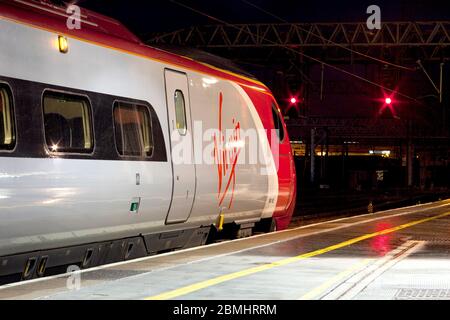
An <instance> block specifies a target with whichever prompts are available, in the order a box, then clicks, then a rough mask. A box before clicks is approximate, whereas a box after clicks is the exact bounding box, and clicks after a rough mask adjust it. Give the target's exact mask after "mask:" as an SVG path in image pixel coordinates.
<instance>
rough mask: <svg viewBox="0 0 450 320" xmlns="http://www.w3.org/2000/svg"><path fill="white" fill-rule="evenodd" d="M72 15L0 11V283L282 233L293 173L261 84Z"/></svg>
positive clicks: (116, 26)
mask: <svg viewBox="0 0 450 320" xmlns="http://www.w3.org/2000/svg"><path fill="white" fill-rule="evenodd" d="M69 18H72V22H73V16H71V15H70V14H68V13H67V11H66V8H65V7H62V6H58V5H54V4H51V3H50V2H48V1H33V0H27V1H25V0H8V1H4V0H1V1H0V278H1V279H3V280H2V281H3V282H5V281H14V280H20V279H30V278H33V277H40V276H44V275H50V274H55V273H57V272H61V271H64V268H66V267H67V266H68V265H78V266H80V267H81V268H88V267H92V266H96V265H100V264H106V263H110V262H114V261H121V260H127V259H132V258H136V257H141V256H145V255H149V254H154V253H158V252H164V251H168V250H174V249H181V248H187V247H192V246H197V245H202V244H205V242H206V241H207V238H208V236H210V237H211V234H212V233H214V234H219V233H220V232H219V231H218V230H221V229H222V228H224V230H233V231H234V235H235V236H245V235H249V234H251V231H252V229H255V228H257V229H260V230H261V229H264V228H265V230H264V231H270V230H273V229H274V228H276V229H277V230H281V229H285V228H286V227H287V226H288V224H289V222H290V220H291V216H292V213H293V209H294V206H295V195H296V174H295V168H294V163H293V157H292V151H291V147H290V143H289V138H288V135H287V131H286V128H285V124H284V122H283V120H282V117H281V115H280V111H279V108H278V106H277V103H276V101H275V99H274V97H273V95H272V94H271V92H270V91H269V89H268V88H267V87H266V86H265V85H263V84H262V83H260V82H258V81H257V80H255V79H253V78H250V77H247V76H244V75H241V74H238V73H234V72H231V71H228V70H223V69H221V68H217V67H213V66H211V65H208V64H206V63H202V62H199V61H195V60H193V59H189V58H187V57H183V56H179V55H175V54H172V53H169V52H166V51H163V50H159V49H156V48H152V47H149V46H147V45H144V44H143V43H142V42H140V40H139V39H138V38H137V37H136V36H135V35H133V34H132V33H130V32H129V31H128V30H127V29H126V28H125V27H124V26H123V25H121V24H120V23H119V22H117V21H115V20H113V19H111V18H108V17H105V16H102V15H99V14H97V13H94V12H91V11H88V10H81V12H80V15H79V18H78V19H76V20H75V22H77V23H78V24H79V28H75V29H72V28H68V25H67V21H68V19H69ZM273 130H276V133H277V134H275V135H274V134H273ZM208 131H209V132H210V133H211V134H210V137H209V138H205V136H207V132H208ZM249 132H250V133H251V132H254V133H255V135H254V136H253V137H249V136H247V137H246V136H245V134H246V133H249ZM229 133H231V134H229ZM250 135H251V134H250ZM250 138H252V139H250ZM255 143H256V147H257V149H258V150H266V151H267V150H269V152H262V154H263V161H254V162H250V161H249V158H251V157H250V155H251V154H252V152H253V153H254V150H253V148H254V147H255ZM180 146H183V147H182V148H180ZM180 158H182V159H184V160H182V161H180ZM258 158H259V157H258ZM186 159H190V160H189V161H185V160H186ZM5 279H6V280H5Z"/></svg>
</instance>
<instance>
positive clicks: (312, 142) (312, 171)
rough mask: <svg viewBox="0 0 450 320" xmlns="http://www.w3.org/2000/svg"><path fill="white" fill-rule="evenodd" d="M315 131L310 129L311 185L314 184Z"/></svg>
mask: <svg viewBox="0 0 450 320" xmlns="http://www.w3.org/2000/svg"><path fill="white" fill-rule="evenodd" d="M315 135H316V129H314V128H313V129H311V183H312V184H314V182H315V160H316V152H315V150H316V143H315V141H314V140H315Z"/></svg>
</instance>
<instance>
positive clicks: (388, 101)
mask: <svg viewBox="0 0 450 320" xmlns="http://www.w3.org/2000/svg"><path fill="white" fill-rule="evenodd" d="M384 101H385V102H386V104H388V105H389V104H391V103H392V99H391V98H386V100H384Z"/></svg>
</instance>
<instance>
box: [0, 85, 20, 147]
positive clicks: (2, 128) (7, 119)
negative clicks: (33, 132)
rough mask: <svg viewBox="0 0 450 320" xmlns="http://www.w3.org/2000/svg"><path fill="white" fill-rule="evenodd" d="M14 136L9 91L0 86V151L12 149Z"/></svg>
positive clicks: (14, 140)
mask: <svg viewBox="0 0 450 320" xmlns="http://www.w3.org/2000/svg"><path fill="white" fill-rule="evenodd" d="M15 142H16V135H15V129H14V117H13V107H12V99H11V94H10V91H9V90H8V89H7V87H4V86H0V149H3V150H5V149H6V150H11V149H14V145H15Z"/></svg>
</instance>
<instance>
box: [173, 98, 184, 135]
mask: <svg viewBox="0 0 450 320" xmlns="http://www.w3.org/2000/svg"><path fill="white" fill-rule="evenodd" d="M175 117H176V122H177V129H178V132H179V133H180V134H181V135H185V134H186V103H185V100H184V94H183V92H182V91H181V90H176V91H175Z"/></svg>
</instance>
